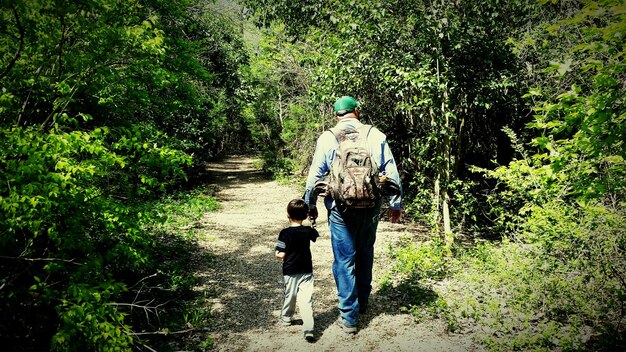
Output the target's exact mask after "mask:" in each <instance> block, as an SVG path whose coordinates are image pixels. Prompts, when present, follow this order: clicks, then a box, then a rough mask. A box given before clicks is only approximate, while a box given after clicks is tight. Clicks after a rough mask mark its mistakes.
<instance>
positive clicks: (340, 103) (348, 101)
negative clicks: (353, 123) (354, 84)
mask: <svg viewBox="0 0 626 352" xmlns="http://www.w3.org/2000/svg"><path fill="white" fill-rule="evenodd" d="M357 106H359V103H357V102H356V100H355V99H354V98H353V97H349V96H347V95H344V96H343V97H341V98H339V99H337V101H336V102H335V105H334V106H333V107H334V109H335V113H336V114H337V116H343V115H345V114H347V113H349V112H353V111H354V109H355V108H356V107H357Z"/></svg>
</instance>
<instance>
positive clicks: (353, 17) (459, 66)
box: [244, 0, 535, 228]
mask: <svg viewBox="0 0 626 352" xmlns="http://www.w3.org/2000/svg"><path fill="white" fill-rule="evenodd" d="M244 3H245V4H246V5H247V6H248V7H249V8H250V9H251V10H253V11H254V14H255V17H254V18H255V19H256V20H257V21H258V22H259V23H264V24H265V25H268V24H270V23H273V22H272V21H282V23H284V24H285V26H286V30H287V33H288V34H291V35H295V38H298V39H300V40H301V41H302V42H306V43H310V42H311V40H312V39H313V40H315V41H316V42H317V45H314V47H315V48H319V49H317V50H318V51H319V52H320V54H321V55H318V56H317V58H318V59H317V62H319V64H318V65H316V66H315V67H314V69H313V70H312V75H311V81H312V83H311V89H310V94H309V96H310V99H309V103H308V104H309V106H311V108H314V107H317V106H324V107H326V108H324V109H323V110H322V111H323V115H322V116H323V117H324V118H325V119H326V120H327V121H328V122H327V123H332V120H333V117H332V114H330V109H329V108H328V107H330V106H332V103H333V101H334V99H335V98H337V97H338V96H341V95H345V94H349V95H353V96H355V97H357V99H358V100H359V101H360V103H361V111H362V112H363V119H364V120H365V121H366V122H368V123H373V124H376V126H378V127H379V128H380V129H381V130H382V131H384V132H385V133H386V134H387V136H388V138H389V141H390V145H391V147H392V149H393V150H394V156H395V157H396V158H397V159H398V160H399V164H400V165H401V168H402V172H403V175H402V177H403V182H404V185H405V191H406V195H407V197H406V199H407V204H409V203H411V208H410V209H409V210H410V214H412V215H414V216H415V218H418V217H420V215H421V214H430V215H428V216H426V217H427V218H428V221H429V222H430V223H432V224H433V225H435V226H439V223H440V222H441V219H442V217H441V216H440V215H438V214H440V213H442V212H443V207H444V206H443V204H442V203H443V202H444V201H445V202H449V203H450V206H451V209H452V210H451V213H452V214H451V217H452V219H453V220H454V222H455V223H456V224H457V228H460V227H461V226H462V225H464V223H465V221H467V220H472V221H476V220H478V217H480V216H481V213H480V212H476V211H471V209H474V208H475V207H473V206H472V202H474V201H475V200H474V199H475V197H474V196H470V194H469V193H461V194H463V196H456V194H457V192H458V191H461V190H463V189H467V188H466V186H464V185H463V184H472V185H473V187H475V184H474V183H473V181H472V179H476V178H477V176H476V175H473V174H471V173H469V172H468V169H467V165H469V164H478V165H481V166H487V165H488V161H489V160H491V159H496V158H497V159H498V160H501V161H508V158H509V156H510V149H509V147H508V144H507V143H508V140H507V139H506V136H504V134H502V133H501V132H500V129H501V127H503V126H506V125H514V126H518V125H520V120H521V119H519V118H518V117H517V116H518V115H517V114H515V112H516V111H518V110H521V109H524V107H523V105H522V101H521V100H520V99H519V97H520V96H521V93H520V91H519V90H518V89H519V87H520V82H519V81H520V80H519V79H517V78H516V77H518V76H517V73H518V71H519V66H518V63H517V62H516V61H515V56H514V55H513V52H512V50H511V46H510V44H507V43H506V39H507V38H508V37H509V35H510V34H511V32H513V31H515V30H517V29H518V28H519V24H521V23H523V22H524V20H525V19H526V17H525V14H526V13H533V11H535V7H533V6H531V5H528V4H527V2H525V1H513V2H506V3H501V2H499V1H489V0H486V1H481V2H480V3H471V4H469V3H468V4H465V3H461V2H426V1H418V2H407V1H391V2H390V1H350V2H336V1H320V2H316V3H315V4H313V3H309V2H297V3H293V2H289V1H282V0H275V1H255V0H248V1H245V2H244ZM503 18H506V19H507V21H502V19H503ZM438 194H440V196H438ZM473 219H475V220H473ZM420 220H422V219H421V218H420Z"/></svg>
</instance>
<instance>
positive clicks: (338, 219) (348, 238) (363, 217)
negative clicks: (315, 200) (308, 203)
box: [328, 206, 380, 325]
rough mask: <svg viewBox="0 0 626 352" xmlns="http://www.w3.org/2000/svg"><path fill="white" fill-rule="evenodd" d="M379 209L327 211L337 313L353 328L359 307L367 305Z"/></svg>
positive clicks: (334, 209)
mask: <svg viewBox="0 0 626 352" xmlns="http://www.w3.org/2000/svg"><path fill="white" fill-rule="evenodd" d="M379 211H380V207H379V206H377V207H374V208H372V209H352V210H346V211H345V212H343V213H342V212H340V211H339V210H338V209H337V208H336V207H334V208H332V209H331V210H330V213H329V215H328V224H329V226H330V239H331V244H332V247H333V254H334V256H335V261H334V262H333V275H334V277H335V284H336V285H337V297H338V298H339V311H340V312H341V317H342V318H343V319H345V321H346V322H347V323H348V324H351V325H355V324H356V322H357V319H358V315H359V307H360V306H364V305H367V303H368V300H369V296H370V292H371V291H372V285H371V283H372V266H373V265H374V242H376V228H377V226H378V218H379V216H378V213H379Z"/></svg>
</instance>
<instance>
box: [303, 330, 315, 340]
mask: <svg viewBox="0 0 626 352" xmlns="http://www.w3.org/2000/svg"><path fill="white" fill-rule="evenodd" d="M304 339H305V340H307V341H308V342H314V341H315V334H313V331H305V332H304Z"/></svg>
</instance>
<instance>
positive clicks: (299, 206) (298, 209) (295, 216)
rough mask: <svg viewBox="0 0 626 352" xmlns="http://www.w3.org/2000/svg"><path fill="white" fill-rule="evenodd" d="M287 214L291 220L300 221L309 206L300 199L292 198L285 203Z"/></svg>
mask: <svg viewBox="0 0 626 352" xmlns="http://www.w3.org/2000/svg"><path fill="white" fill-rule="evenodd" d="M287 214H289V217H290V218H291V219H292V220H299V221H302V220H304V219H306V217H307V215H308V214H309V207H308V206H307V205H306V203H305V202H304V200H302V199H294V200H292V201H291V202H289V204H288V205H287Z"/></svg>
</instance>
